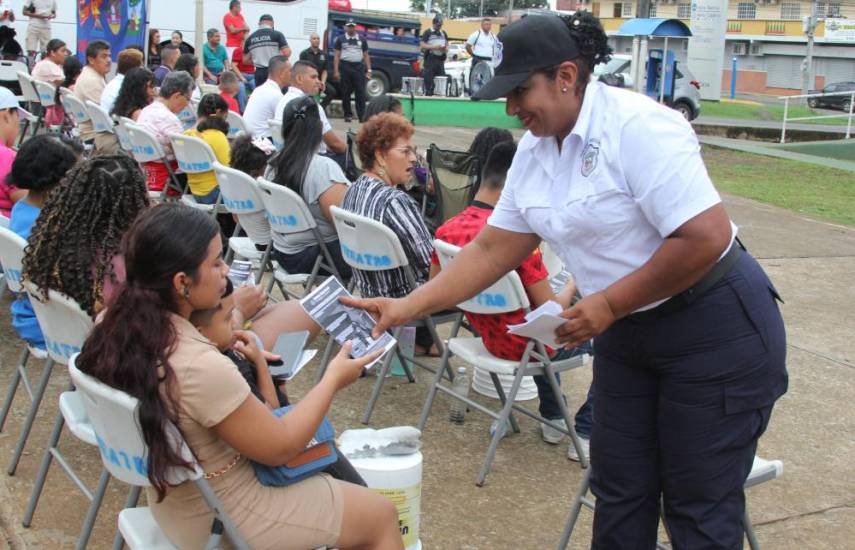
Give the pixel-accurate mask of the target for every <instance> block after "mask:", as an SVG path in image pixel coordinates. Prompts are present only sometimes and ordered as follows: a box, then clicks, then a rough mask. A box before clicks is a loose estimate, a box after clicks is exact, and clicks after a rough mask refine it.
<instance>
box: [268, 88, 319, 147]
mask: <svg viewBox="0 0 855 550" xmlns="http://www.w3.org/2000/svg"><path fill="white" fill-rule="evenodd" d="M305 95H306V93H305V92H304V91H303V90H301V89H300V88H298V87H296V86H289V87H288V91H287V92H286V93H285V95H283V96H282V99H280V100H279V103H277V104H276V112H275V114H274V115H273V118H274V119H276V120H282V114H283V113H284V112H285V106H286V105H288V104H289V103H291V102H292V101H293V100H295V99H298V98H301V97H303V96H305ZM318 115H320V118H321V126H322V127H321V135H326V133H327V132H332V129H333V128H332V124H330V121H329V119H328V118H327V114H326V113H325V112H324V109H323V107H321V106H320V105H318ZM326 152H327V145H326V144H325V143H324V142H323V141H322V142H321V147H320V148H319V149H318V154H320V155H325V154H326Z"/></svg>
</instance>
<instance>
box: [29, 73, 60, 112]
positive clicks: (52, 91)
mask: <svg viewBox="0 0 855 550" xmlns="http://www.w3.org/2000/svg"><path fill="white" fill-rule="evenodd" d="M30 81H31V82H32V84H33V87H34V88H35V89H36V94H37V95H38V96H39V103H41V104H42V107H52V106H54V105H56V88H55V87H54V86H52V85H51V84H48V83H47V82H42V81H41V80H37V79H35V78H30Z"/></svg>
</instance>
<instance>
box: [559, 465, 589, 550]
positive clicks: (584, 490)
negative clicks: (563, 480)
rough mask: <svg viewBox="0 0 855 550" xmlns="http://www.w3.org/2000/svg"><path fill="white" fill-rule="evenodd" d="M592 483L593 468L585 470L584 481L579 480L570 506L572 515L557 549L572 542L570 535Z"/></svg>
mask: <svg viewBox="0 0 855 550" xmlns="http://www.w3.org/2000/svg"><path fill="white" fill-rule="evenodd" d="M590 485H591V468H588V469H586V470H585V473H584V475H583V477H582V481H580V482H579V487H578V488H577V489H576V494H575V495H573V505H572V506H571V507H570V515H569V516H568V517H567V522H566V523H565V524H564V531H562V532H561V538H560V539H559V540H558V548H557V550H565V549H566V548H567V544H568V543H569V542H570V536H571V535H572V534H573V529H574V528H575V527H576V520H578V519H579V512H580V511H581V510H582V505H583V503H584V498H585V495H586V494H588V487H590Z"/></svg>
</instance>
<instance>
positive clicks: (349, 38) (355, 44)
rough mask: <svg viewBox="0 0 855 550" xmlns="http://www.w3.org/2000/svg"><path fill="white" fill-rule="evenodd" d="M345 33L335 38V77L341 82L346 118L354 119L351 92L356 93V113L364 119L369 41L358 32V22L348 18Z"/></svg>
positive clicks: (342, 103)
mask: <svg viewBox="0 0 855 550" xmlns="http://www.w3.org/2000/svg"><path fill="white" fill-rule="evenodd" d="M344 28H345V33H344V34H342V35H339V37H338V38H336V39H335V57H334V58H333V80H336V81H338V82H339V83H340V84H341V108H342V110H343V111H344V121H345V122H350V121H351V120H353V111H352V110H351V109H350V94H352V93H355V94H356V114H357V116H358V117H359V121H360V122H362V120H363V119H364V116H365V82H366V79H370V78H371V57H370V56H369V55H368V42H367V41H366V40H365V38H363V37H361V36H359V35H358V34H356V23H355V22H354V21H353V19H348V20H347V23H345V25H344Z"/></svg>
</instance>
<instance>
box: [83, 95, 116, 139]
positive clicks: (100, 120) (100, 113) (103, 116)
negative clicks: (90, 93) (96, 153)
mask: <svg viewBox="0 0 855 550" xmlns="http://www.w3.org/2000/svg"><path fill="white" fill-rule="evenodd" d="M86 113H87V114H88V115H89V120H91V121H92V127H93V128H94V129H95V131H96V132H98V133H99V134H114V133H116V132H115V130H113V126H115V124H113V119H112V118H110V115H109V114H108V113H107V110H106V109H104V107H101V106H100V105H99V104H97V103H95V102H94V101H90V100H87V101H86Z"/></svg>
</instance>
